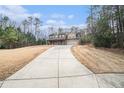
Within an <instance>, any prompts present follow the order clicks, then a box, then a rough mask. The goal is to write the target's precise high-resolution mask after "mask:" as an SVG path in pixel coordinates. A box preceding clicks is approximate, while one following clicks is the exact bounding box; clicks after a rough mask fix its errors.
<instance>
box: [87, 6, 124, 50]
mask: <svg viewBox="0 0 124 93" xmlns="http://www.w3.org/2000/svg"><path fill="white" fill-rule="evenodd" d="M89 10H90V13H89V16H88V18H87V24H88V25H87V30H88V31H89V32H90V33H89V34H88V36H90V37H92V38H91V42H92V43H93V44H94V45H95V46H96V47H108V48H110V47H113V48H124V6H121V5H102V6H101V5H100V6H99V5H94V6H91V7H90V9H89Z"/></svg>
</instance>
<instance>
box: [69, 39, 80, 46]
mask: <svg viewBox="0 0 124 93" xmlns="http://www.w3.org/2000/svg"><path fill="white" fill-rule="evenodd" d="M76 44H78V40H67V45H76Z"/></svg>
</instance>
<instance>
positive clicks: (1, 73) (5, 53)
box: [0, 45, 52, 80]
mask: <svg viewBox="0 0 124 93" xmlns="http://www.w3.org/2000/svg"><path fill="white" fill-rule="evenodd" d="M50 47H52V46H46V45H43V46H29V47H23V48H17V49H0V80H4V79H6V78H7V77H9V76H10V75H12V74H13V73H15V72H16V71H18V70H19V69H21V68H22V67H24V66H25V65H26V64H28V63H29V62H30V61H31V60H32V59H34V58H35V57H36V56H38V55H39V54H41V53H43V52H44V51H45V50H47V49H48V48H50Z"/></svg>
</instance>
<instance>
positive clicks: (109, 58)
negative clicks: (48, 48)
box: [71, 45, 124, 74]
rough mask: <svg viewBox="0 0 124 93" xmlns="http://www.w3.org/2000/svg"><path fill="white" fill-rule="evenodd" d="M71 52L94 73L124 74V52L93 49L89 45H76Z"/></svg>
mask: <svg viewBox="0 0 124 93" xmlns="http://www.w3.org/2000/svg"><path fill="white" fill-rule="evenodd" d="M71 50H72V53H73V55H74V56H75V57H76V58H77V59H78V60H79V61H80V62H81V63H82V64H84V65H85V66H86V67H87V68H89V69H90V70H91V71H93V72H94V73H97V74H101V73H124V50H120V49H105V48H94V47H92V46H89V45H82V46H81V45H77V46H74V47H72V49H71Z"/></svg>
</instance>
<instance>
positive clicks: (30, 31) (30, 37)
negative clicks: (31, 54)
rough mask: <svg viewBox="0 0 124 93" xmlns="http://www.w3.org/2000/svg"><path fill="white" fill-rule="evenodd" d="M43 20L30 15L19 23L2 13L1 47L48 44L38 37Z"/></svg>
mask: <svg viewBox="0 0 124 93" xmlns="http://www.w3.org/2000/svg"><path fill="white" fill-rule="evenodd" d="M41 24H42V22H41V21H40V19H39V18H36V17H35V18H33V17H28V18H27V19H25V20H23V21H22V22H21V24H20V25H19V24H18V25H17V23H16V22H15V21H12V20H11V19H10V18H9V17H7V16H3V15H0V48H17V47H23V46H29V45H36V44H46V40H45V39H43V38H42V39H41V38H39V37H38V35H39V32H40V26H41Z"/></svg>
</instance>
